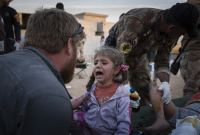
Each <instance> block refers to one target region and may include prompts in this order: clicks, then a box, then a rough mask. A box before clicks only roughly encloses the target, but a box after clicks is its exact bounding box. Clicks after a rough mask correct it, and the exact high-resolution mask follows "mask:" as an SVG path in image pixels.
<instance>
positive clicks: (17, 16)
mask: <svg viewBox="0 0 200 135" xmlns="http://www.w3.org/2000/svg"><path fill="white" fill-rule="evenodd" d="M15 19H16V20H17V22H20V19H19V14H16V15H15Z"/></svg>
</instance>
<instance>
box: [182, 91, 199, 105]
mask: <svg viewBox="0 0 200 135" xmlns="http://www.w3.org/2000/svg"><path fill="white" fill-rule="evenodd" d="M195 101H197V102H199V101H200V92H198V93H197V94H195V95H194V96H193V97H192V98H191V99H190V101H189V102H188V103H187V104H186V105H185V106H187V105H189V104H190V103H191V102H195ZM185 106H184V107H185Z"/></svg>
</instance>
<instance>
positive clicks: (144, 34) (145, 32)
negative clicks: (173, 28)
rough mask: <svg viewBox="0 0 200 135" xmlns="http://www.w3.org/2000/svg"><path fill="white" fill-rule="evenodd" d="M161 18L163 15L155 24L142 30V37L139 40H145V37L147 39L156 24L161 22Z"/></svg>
mask: <svg viewBox="0 0 200 135" xmlns="http://www.w3.org/2000/svg"><path fill="white" fill-rule="evenodd" d="M160 18H161V17H159V18H158V20H157V21H156V22H155V23H154V24H153V25H151V27H150V28H148V29H147V30H144V31H142V32H140V39H139V40H145V39H147V38H148V37H149V36H150V35H151V33H152V32H153V31H154V30H155V28H156V25H157V24H158V23H159V21H160Z"/></svg>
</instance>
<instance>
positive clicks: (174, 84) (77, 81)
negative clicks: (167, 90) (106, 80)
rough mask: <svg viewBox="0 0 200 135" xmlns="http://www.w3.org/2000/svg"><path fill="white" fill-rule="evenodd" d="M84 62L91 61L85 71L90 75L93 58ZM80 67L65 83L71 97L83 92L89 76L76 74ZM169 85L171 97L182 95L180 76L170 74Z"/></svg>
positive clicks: (83, 73) (158, 82)
mask: <svg viewBox="0 0 200 135" xmlns="http://www.w3.org/2000/svg"><path fill="white" fill-rule="evenodd" d="M86 63H91V65H89V66H88V67H87V69H85V70H86V72H87V73H88V74H89V75H91V74H92V69H93V60H92V58H91V57H89V56H88V57H87V58H86ZM80 70H81V69H80V68H76V69H75V72H74V78H73V80H72V81H71V82H70V83H69V84H66V86H67V87H71V88H67V90H68V91H69V93H70V94H71V96H72V97H73V98H76V97H79V96H81V95H82V94H84V93H85V90H86V87H85V86H86V84H87V83H88V81H89V78H90V77H88V76H87V75H86V73H85V72H84V71H82V72H81V73H80V75H81V76H79V75H76V74H77V73H78V72H79V71H80ZM151 75H152V76H151V78H153V73H152V74H151ZM157 85H158V86H159V85H160V81H159V80H157ZM170 85H171V95H172V99H174V98H179V97H182V95H183V91H182V89H183V86H184V81H183V79H182V78H181V76H180V75H179V76H174V75H173V74H172V75H171V80H170Z"/></svg>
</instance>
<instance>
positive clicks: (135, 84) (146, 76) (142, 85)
mask: <svg viewBox="0 0 200 135" xmlns="http://www.w3.org/2000/svg"><path fill="white" fill-rule="evenodd" d="M133 60H134V61H133ZM126 63H127V64H128V65H129V71H128V73H129V76H128V77H129V81H130V86H131V87H132V88H135V90H136V91H137V92H138V94H139V96H140V98H141V100H140V105H141V106H143V105H146V104H149V103H150V98H149V90H150V89H151V88H152V81H151V79H150V78H151V75H150V67H149V61H148V59H147V55H146V54H145V55H142V56H141V57H134V58H133V57H131V59H130V58H128V59H126Z"/></svg>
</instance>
